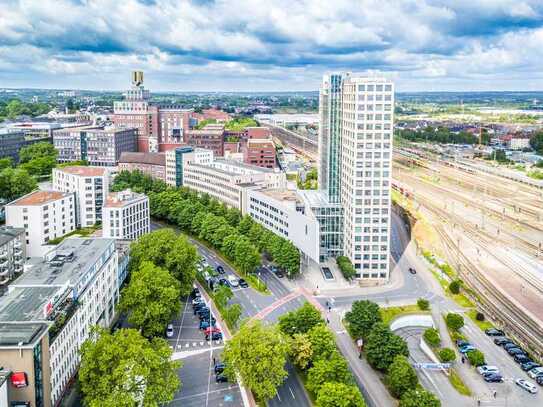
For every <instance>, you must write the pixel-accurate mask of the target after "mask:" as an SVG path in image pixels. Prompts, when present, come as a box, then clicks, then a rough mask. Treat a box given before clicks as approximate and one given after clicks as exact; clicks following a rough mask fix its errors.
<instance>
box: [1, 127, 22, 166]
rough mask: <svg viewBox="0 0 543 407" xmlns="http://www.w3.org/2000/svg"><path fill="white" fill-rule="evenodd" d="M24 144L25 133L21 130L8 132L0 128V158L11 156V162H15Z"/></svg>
mask: <svg viewBox="0 0 543 407" xmlns="http://www.w3.org/2000/svg"><path fill="white" fill-rule="evenodd" d="M25 144H26V143H25V135H24V133H23V132H22V131H19V132H8V131H7V130H6V129H0V158H11V160H12V162H13V163H17V162H18V161H19V150H20V149H21V148H22V147H24V146H25Z"/></svg>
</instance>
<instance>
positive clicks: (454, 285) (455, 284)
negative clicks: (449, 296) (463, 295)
mask: <svg viewBox="0 0 543 407" xmlns="http://www.w3.org/2000/svg"><path fill="white" fill-rule="evenodd" d="M460 287H461V282H460V280H453V281H451V283H450V284H449V291H450V292H451V293H453V294H460Z"/></svg>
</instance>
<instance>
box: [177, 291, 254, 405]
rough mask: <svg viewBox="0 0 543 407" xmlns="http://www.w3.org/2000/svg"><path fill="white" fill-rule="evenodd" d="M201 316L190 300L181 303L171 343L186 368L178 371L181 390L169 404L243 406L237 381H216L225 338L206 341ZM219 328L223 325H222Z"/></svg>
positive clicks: (186, 299)
mask: <svg viewBox="0 0 543 407" xmlns="http://www.w3.org/2000/svg"><path fill="white" fill-rule="evenodd" d="M199 322H200V320H199V318H198V316H197V315H194V311H193V308H192V306H191V304H190V299H188V298H185V299H184V300H183V301H182V303H181V311H180V313H179V315H178V317H177V318H176V319H175V320H174V321H172V324H173V327H174V334H173V336H172V337H171V338H168V342H169V343H170V346H171V347H172V349H173V351H174V356H177V357H180V358H181V359H180V360H181V361H182V363H183V367H182V368H181V369H180V370H179V371H178V374H179V377H180V379H181V383H182V387H181V390H180V391H179V392H178V393H177V394H176V395H175V397H174V400H173V401H172V402H171V403H170V404H169V406H184V407H186V406H191V407H208V406H241V405H243V402H242V400H241V394H240V390H239V386H238V385H237V384H236V383H217V382H216V381H215V372H214V361H215V362H219V361H220V360H221V352H222V349H223V347H224V343H223V341H222V340H213V341H211V340H210V341H206V340H205V336H204V333H203V331H201V330H200V329H199ZM217 327H219V328H220V326H219V325H217Z"/></svg>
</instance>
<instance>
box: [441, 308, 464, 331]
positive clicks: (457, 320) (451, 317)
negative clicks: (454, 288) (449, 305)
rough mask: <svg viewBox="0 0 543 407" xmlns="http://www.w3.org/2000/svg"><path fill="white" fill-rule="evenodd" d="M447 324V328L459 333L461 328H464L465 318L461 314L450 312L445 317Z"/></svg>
mask: <svg viewBox="0 0 543 407" xmlns="http://www.w3.org/2000/svg"><path fill="white" fill-rule="evenodd" d="M445 322H446V323H447V326H448V327H449V328H450V329H452V330H454V331H458V330H459V329H460V328H462V327H463V326H464V317H463V316H462V315H460V314H455V313H453V312H450V313H448V314H447V316H446V317H445Z"/></svg>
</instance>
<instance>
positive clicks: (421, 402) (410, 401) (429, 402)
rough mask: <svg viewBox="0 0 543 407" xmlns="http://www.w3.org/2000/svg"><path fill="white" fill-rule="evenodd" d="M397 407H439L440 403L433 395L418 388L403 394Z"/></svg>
mask: <svg viewBox="0 0 543 407" xmlns="http://www.w3.org/2000/svg"><path fill="white" fill-rule="evenodd" d="M399 407H441V401H439V399H438V398H437V397H436V396H435V395H434V394H433V393H430V392H429V391H427V390H424V389H423V388H422V387H420V386H419V387H418V388H417V389H412V390H408V391H406V392H405V393H404V394H403V396H402V398H401V399H400V406H399Z"/></svg>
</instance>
